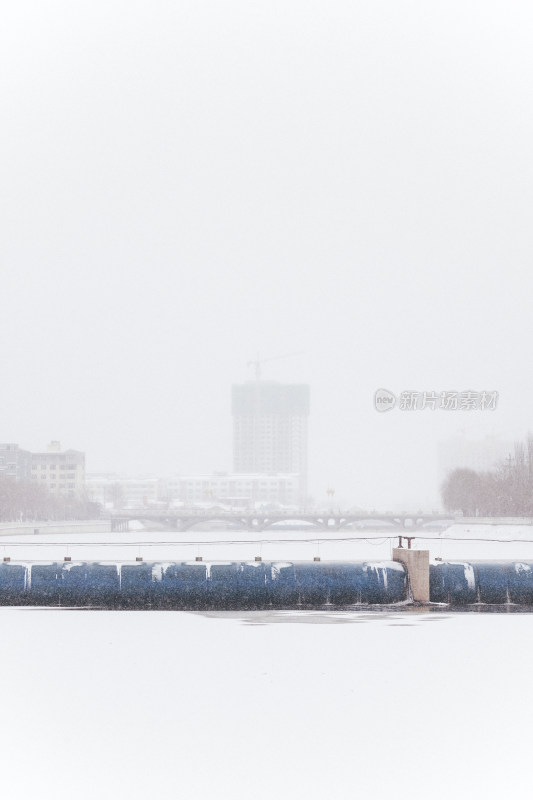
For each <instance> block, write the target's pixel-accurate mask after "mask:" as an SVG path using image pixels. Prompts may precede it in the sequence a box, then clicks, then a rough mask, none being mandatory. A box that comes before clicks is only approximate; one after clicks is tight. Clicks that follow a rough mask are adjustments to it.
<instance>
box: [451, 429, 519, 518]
mask: <svg viewBox="0 0 533 800" xmlns="http://www.w3.org/2000/svg"><path fill="white" fill-rule="evenodd" d="M441 493H442V501H443V504H444V507H445V509H446V510H447V511H462V512H463V514H464V515H465V516H468V517H474V516H480V517H491V516H495V517H499V516H501V517H504V516H511V517H512V516H516V517H519V516H533V435H531V434H529V435H528V436H527V438H526V439H525V440H524V441H523V442H516V443H515V446H514V458H513V457H512V456H511V455H509V458H508V459H506V460H505V461H502V462H501V463H499V464H497V465H496V467H495V468H494V470H491V471H489V472H476V471H474V470H471V469H456V470H453V472H451V473H450V474H449V475H448V477H447V478H446V480H445V481H444V483H443V485H442V490H441Z"/></svg>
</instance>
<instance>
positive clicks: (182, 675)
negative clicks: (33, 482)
mask: <svg viewBox="0 0 533 800" xmlns="http://www.w3.org/2000/svg"><path fill="white" fill-rule="evenodd" d="M516 533H517V532H516V531H514V534H513V536H514V535H515V534H516ZM495 534H496V531H494V530H492V535H495ZM509 534H510V530H509V529H507V535H509ZM134 535H135V536H137V535H139V537H140V538H142V539H143V540H147V539H148V538H150V537H152V538H154V537H155V536H157V537H158V538H159V539H164V538H166V537H172V536H174V537H175V534H169V533H165V534H164V535H162V534H160V533H158V534H150V535H149V534H146V533H144V534H131V533H130V534H128V535H127V536H128V538H130V539H131V538H133V536H134ZM196 535H197V536H198V537H199V538H200V537H201V538H202V539H203V540H205V539H207V538H209V537H213V538H217V537H220V536H221V534H215V533H213V534H205V533H204V532H202V533H201V534H196ZM223 535H224V536H226V537H227V532H224V534H223ZM268 535H272V534H271V533H269V534H268ZM280 535H281V534H280V532H279V531H278V532H276V533H275V537H279V536H280ZM109 536H110V535H108V540H109ZM123 536H124V535H123ZM183 536H184V535H182V537H183ZM187 536H188V538H192V537H191V534H190V533H189V534H188V535H187ZM232 536H233V534H232ZM286 536H287V537H288V538H296V537H295V535H294V534H293V533H290V534H286ZM528 537H529V538H531V539H533V535H532V529H531V528H530V529H528V531H526V532H525V533H524V534H523V536H522V538H524V539H525V538H528ZM113 538H116V535H113ZM243 538H248V539H249V538H250V537H249V536H246V537H244V536H243ZM35 539H36V540H38V541H39V542H42V541H44V537H40V536H39V537H35ZM87 539H91V540H92V541H95V534H90V535H88V537H87ZM102 539H105V536H102ZM54 540H55V541H57V535H56V536H55V537H54ZM32 542H33V539H32ZM33 544H37V542H33ZM415 544H417V543H416V542H415ZM1 546H2V547H4V546H5V547H6V548H9V542H5V543H4V540H3V539H2V542H1ZM136 546H137V545H136ZM438 546H440V543H438V542H437V543H436V547H438ZM442 546H443V547H444V548H448V547H449V546H451V543H450V542H447V541H445V540H444V541H443V543H442ZM25 547H26V548H28V549H27V552H26V553H23V552H22V549H21V550H20V551H19V549H18V548H17V553H16V556H15V553H14V550H15V549H16V548H13V550H11V551H10V554H11V555H13V556H14V557H17V558H30V557H37V558H39V559H43V558H46V559H48V558H51V557H53V558H55V557H58V558H62V557H63V555H64V552H63V549H62V547H58V549H57V552H54V553H50V552H47V548H43V549H41V548H40V547H35V548H34V549H33V550H32V544H30V542H28V543H27V544H26V545H25ZM213 547H215V546H213V545H210V546H208V545H205V546H202V548H203V555H204V557H205V558H219V557H220V556H223V557H225V558H227V557H232V558H241V557H242V558H249V557H253V555H255V554H256V547H253V546H249V545H238V546H237V547H236V546H230V545H226V546H225V549H224V546H223V545H219V546H216V547H215V550H213V549H212V548H213ZM271 547H273V548H274V549H273V550H272V551H270V548H271ZM282 547H283V549H282V550H281V548H282ZM364 547H365V548H366V550H363V549H361V550H358V549H357V548H363V545H362V543H358V544H357V545H348V544H343V545H333V544H328V545H321V551H322V552H321V555H322V556H323V557H324V558H326V557H339V558H347V557H351V558H359V557H362V558H368V557H371V556H373V557H375V558H383V557H384V556H386V557H388V555H389V553H388V550H387V549H383V548H388V547H389V545H388V543H387V544H386V545H381V546H379V547H378V546H375V545H371V544H366V545H365V546H364ZM460 547H464V548H466V549H465V550H464V551H462V552H461V553H457V552H455V551H454V552H451V551H450V552H447V553H446V552H445V553H444V555H445V556H447V557H450V558H451V557H452V556H453V557H454V558H457V557H474V555H475V556H476V557H495V558H505V557H509V558H515V557H517V558H523V559H526V558H529V557H533V550H532V549H530V548H533V545H529V544H526V543H525V542H523V543H522V545H521V546H520V545H514V544H513V545H511V544H509V543H507V544H505V543H501V544H494V545H490V547H489V549H490V548H493V547H494V548H495V550H494V551H491V552H490V553H489V554H487V553H485V555H484V556H481V555H480V554H478V552H477V551H476V553H473V552H472V547H471V544H469V543H466V542H465V543H462V545H459V544H453V548H455V549H460ZM475 547H476V548H477V547H481V545H477V544H476V545H475ZM515 547H517V548H518V549H517V550H516V551H515V550H514V548H515ZM247 548H249V549H247ZM338 548H340V551H339V549H338ZM508 548H510V549H508ZM52 549H54V548H52ZM141 549H142V548H141ZM171 549H172V553H171V555H172V557H175V558H181V557H182V556H185V557H188V558H190V557H191V555H192V556H194V555H196V552H195V551H194V550H193V551H192V552H191V547H190V546H188V545H183V547H179V548H171ZM236 549H237V550H238V551H239V555H237V554H236V552H235V550H236ZM37 550H38V553H37V554H36V551H37ZM79 550H80V551H82V552H80V554H79V555H81V557H83V558H96V557H97V558H100V557H101V556H102V554H101V553H100V552H98V548H94V547H81V546H80V547H79ZM101 550H103V551H104V554H103V556H104V557H105V558H106V559H109V558H114V557H116V549H115V547H109V548H107V547H101ZM148 550H149V551H150V553H148V552H147V551H148ZM157 550H158V548H148V547H147V548H146V549H145V550H144V551H143V553H142V554H143V555H144V556H145V557H146V558H148V557H150V558H152V557H156V553H157V557H160V555H159V552H157ZM302 550H303V552H302ZM485 550H487V547H486V546H485ZM511 550H512V552H511ZM526 550H527V552H526ZM182 551H183V552H182ZM296 551H298V552H297V554H296ZM324 551H325V552H324ZM332 551H334V555H333V553H332ZM369 551H370V552H369ZM493 552H495V553H496V554H495V555H494V554H493ZM330 553H332V555H330ZM359 553H361V555H359ZM70 554H71V555H72V557H73V558H77V557H78V553H77V552H72V549H71V553H70ZM136 554H137V553H136V552H135V551H134V552H133V554H132V556H131V557H135V555H136ZM262 554H263V557H264V558H270V557H276V558H279V557H280V556H281V557H283V558H289V557H299V558H307V557H312V556H313V554H314V553H313V550H312V547H311V545H309V544H300V545H293V544H288V543H287V544H284V545H283V546H281V545H275V546H273V545H264V546H263V553H262ZM374 554H375V555H374ZM167 555H168V553H167ZM432 555H440V553H439V552H434V553H433V552H432ZM0 557H1V551H0ZM0 629H1V634H2V635H1V641H2V656H1V658H0V687H1V690H2V701H1V706H0V753H1V754H2V766H3V770H2V790H3V795H4V797H6V798H8V800H19V798H20V800H27V798H38V799H39V800H48V798H50V800H52V799H53V800H71V798H75V799H76V800H85V798H91V800H93V799H94V798H98V800H108V799H109V800H111V798H113V800H127V799H128V798H132V800H133V799H135V800H136V799H137V798H139V799H140V798H147V797H149V798H162V800H167V799H170V798H185V799H186V800H196V798H201V799H202V800H203V798H216V799H217V800H219V799H220V800H222V799H224V798H230V799H231V800H244V799H245V798H246V800H262V798H268V799H269V800H274V799H275V798H280V799H281V800H286V799H288V798H291V799H292V798H298V800H299V799H300V798H305V800H314V798H326V797H327V798H333V800H337V798H338V799H339V800H340V799H341V798H342V799H344V798H357V797H366V798H373V799H374V798H376V799H377V800H381V799H382V798H383V800H385V799H386V798H391V799H392V798H394V799H395V800H396V799H397V798H401V799H402V800H403V798H406V799H407V798H413V800H416V799H417V798H431V800H434V799H436V798H451V797H453V798H458V800H461V799H462V798H492V797H504V796H505V797H509V796H510V797H512V796H518V795H520V796H523V795H524V796H525V793H526V787H527V785H528V783H529V758H530V751H531V738H532V735H531V719H532V718H533V695H532V693H531V691H530V681H531V670H532V665H533V644H532V642H533V615H531V614H530V613H514V614H511V613H509V614H494V613H453V614H452V613H447V612H445V613H442V612H440V613H435V612H431V613H428V612H425V613H418V612H416V611H410V610H408V609H407V608H406V607H405V606H404V607H402V609H401V610H398V611H383V612H380V611H377V612H376V611H374V612H372V611H369V612H363V613H351V612H342V613H322V612H262V611H259V612H248V613H242V614H230V613H222V612H220V613H205V614H203V613H185V612H172V611H171V612H167V611H82V610H67V609H63V610H61V609H52V608H47V609H33V608H0Z"/></svg>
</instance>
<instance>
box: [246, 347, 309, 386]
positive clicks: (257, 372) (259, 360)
mask: <svg viewBox="0 0 533 800" xmlns="http://www.w3.org/2000/svg"><path fill="white" fill-rule="evenodd" d="M302 353H303V350H298V352H296V353H284V354H283V355H282V356H270V357H269V358H259V353H258V354H257V358H256V359H254V360H252V361H247V362H246V366H247V367H253V368H254V373H255V379H256V381H260V380H261V364H265V363H266V362H267V361H278V360H279V359H281V358H290V357H291V356H299V355H301V354H302Z"/></svg>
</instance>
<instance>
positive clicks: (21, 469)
mask: <svg viewBox="0 0 533 800" xmlns="http://www.w3.org/2000/svg"><path fill="white" fill-rule="evenodd" d="M5 477H7V478H12V479H13V480H16V481H33V482H35V483H39V484H40V485H41V486H44V487H45V488H46V489H48V491H49V492H51V493H52V494H57V495H64V496H66V497H82V496H83V495H84V493H85V453H82V452H80V451H79V450H61V444H60V443H59V442H57V441H54V442H50V444H49V445H48V447H47V449H46V450H45V451H43V452H40V453H32V452H30V451H29V450H23V449H22V448H21V447H19V445H18V444H15V443H11V442H9V443H8V442H5V443H0V478H5Z"/></svg>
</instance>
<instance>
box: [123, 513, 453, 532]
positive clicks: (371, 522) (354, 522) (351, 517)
mask: <svg viewBox="0 0 533 800" xmlns="http://www.w3.org/2000/svg"><path fill="white" fill-rule="evenodd" d="M132 520H140V521H141V522H143V523H149V522H154V523H157V524H158V525H165V526H167V527H168V528H169V529H171V530H176V531H188V530H191V529H192V528H194V527H196V526H198V525H201V526H205V525H207V524H212V525H217V524H222V525H224V526H228V527H231V528H233V529H234V530H235V529H236V530H244V531H258V532H260V531H264V530H268V529H269V528H272V527H274V526H279V527H281V526H284V527H286V528H294V527H302V526H304V525H305V526H308V527H309V529H314V530H320V531H330V532H332V531H339V530H342V529H344V528H352V529H353V528H357V529H359V530H361V529H364V528H376V527H377V528H383V529H387V530H388V529H390V530H406V529H407V530H412V529H421V528H423V527H425V526H426V525H431V524H433V523H436V522H442V523H446V522H447V523H449V524H450V525H452V524H453V523H454V522H455V520H454V518H453V517H450V515H444V514H442V515H440V514H376V515H369V514H341V513H338V514H328V513H325V514H307V513H304V514H299V513H294V514H288V513H287V512H285V513H280V512H276V513H268V514H267V513H263V512H250V513H234V512H216V513H215V512H208V511H175V510H174V511H161V510H149V509H132V510H131V511H120V512H115V513H114V514H113V515H112V517H111V530H113V531H123V530H128V528H129V523H130V522H131V521H132Z"/></svg>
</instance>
